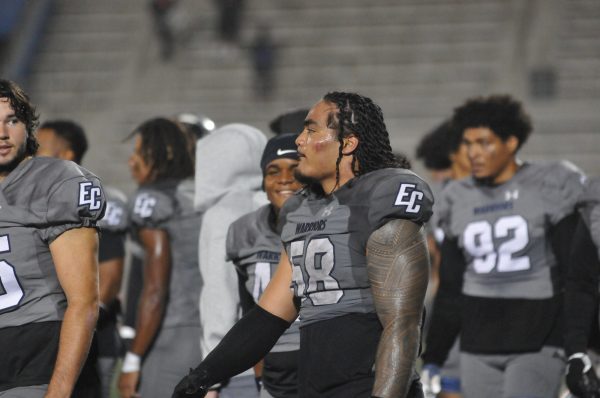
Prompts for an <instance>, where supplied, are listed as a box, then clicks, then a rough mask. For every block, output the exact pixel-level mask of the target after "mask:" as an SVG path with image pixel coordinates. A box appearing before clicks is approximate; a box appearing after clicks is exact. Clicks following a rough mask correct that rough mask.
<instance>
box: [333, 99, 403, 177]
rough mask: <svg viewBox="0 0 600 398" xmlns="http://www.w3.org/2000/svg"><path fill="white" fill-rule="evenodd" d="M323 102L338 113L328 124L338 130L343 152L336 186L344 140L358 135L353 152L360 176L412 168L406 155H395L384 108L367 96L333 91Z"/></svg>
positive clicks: (338, 170) (357, 172)
mask: <svg viewBox="0 0 600 398" xmlns="http://www.w3.org/2000/svg"><path fill="white" fill-rule="evenodd" d="M323 100H324V101H327V102H329V103H332V104H334V105H336V106H337V109H338V111H337V112H336V113H332V114H330V115H329V118H328V120H327V125H328V127H329V128H332V129H336V130H337V131H338V141H339V142H340V149H339V154H338V158H337V160H336V186H337V185H338V184H339V179H340V162H341V161H342V146H343V139H344V138H345V137H347V136H349V135H352V134H353V135H356V136H357V137H358V140H359V144H358V147H357V148H356V150H355V151H354V153H353V158H352V170H353V171H354V173H355V175H357V176H359V175H362V174H366V173H368V172H370V171H374V170H379V169H383V168H387V167H392V168H405V169H410V162H409V161H408V159H406V158H405V157H404V156H397V155H395V154H394V153H393V152H392V146H391V144H390V136H389V133H388V131H387V128H386V126H385V122H384V120H383V112H382V111H381V108H380V107H379V106H378V105H377V104H375V103H374V102H373V100H371V99H370V98H368V97H364V96H362V95H359V94H356V93H345V92H330V93H327V94H326V95H325V96H324V97H323Z"/></svg>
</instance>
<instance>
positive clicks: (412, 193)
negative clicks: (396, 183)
mask: <svg viewBox="0 0 600 398" xmlns="http://www.w3.org/2000/svg"><path fill="white" fill-rule="evenodd" d="M416 187H417V186H416V185H415V184H402V185H400V189H399V190H398V196H396V201H395V202H394V205H395V206H406V212H407V213H418V212H419V210H421V205H419V204H417V205H415V202H416V201H421V200H422V199H423V192H421V191H417V190H416V189H415V188H416ZM407 197H408V199H405V198H407Z"/></svg>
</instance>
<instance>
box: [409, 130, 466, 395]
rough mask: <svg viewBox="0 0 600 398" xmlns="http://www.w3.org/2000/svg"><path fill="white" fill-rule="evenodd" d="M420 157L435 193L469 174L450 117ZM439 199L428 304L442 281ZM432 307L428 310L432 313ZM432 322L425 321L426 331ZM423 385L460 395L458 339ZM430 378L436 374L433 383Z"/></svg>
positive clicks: (432, 225)
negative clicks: (440, 278)
mask: <svg viewBox="0 0 600 398" xmlns="http://www.w3.org/2000/svg"><path fill="white" fill-rule="evenodd" d="M417 159H421V160H422V161H423V163H424V165H425V168H426V169H427V170H428V171H429V172H430V175H431V179H432V180H433V182H434V184H432V186H433V190H434V197H436V198H437V197H439V193H440V191H441V190H442V189H443V187H444V186H446V184H447V183H448V182H449V181H451V180H460V179H462V178H465V177H467V176H469V175H470V169H471V165H470V164H469V158H468V156H467V152H466V146H465V145H464V143H463V142H462V132H461V131H458V130H457V129H454V128H453V127H452V123H451V121H450V120H446V121H444V122H442V123H441V124H440V125H439V126H437V127H436V128H435V129H433V130H432V131H431V132H430V133H428V134H426V135H425V136H424V137H423V138H422V139H421V141H420V142H419V145H418V146H417ZM436 206H437V203H436V204H434V205H433V215H432V216H431V220H430V221H429V222H428V223H427V227H428V233H427V241H428V247H429V255H430V256H431V264H432V267H431V269H432V272H431V280H430V283H429V287H428V290H427V304H426V306H427V307H428V308H429V309H431V308H432V307H433V296H434V295H435V292H436V290H437V287H438V282H439V265H440V246H441V244H442V241H443V239H444V233H443V230H442V229H441V228H439V227H438V225H437V222H438V218H437V210H436ZM430 314H431V311H429V315H430ZM428 324H429V322H426V324H425V330H426V331H427V327H428ZM422 377H423V379H424V383H423V385H424V386H425V387H426V388H428V387H429V386H430V385H431V384H433V385H434V387H433V390H434V391H425V393H426V395H427V394H430V395H433V396H435V395H437V396H438V397H439V398H460V369H459V348H458V339H457V341H456V342H455V343H454V345H453V346H452V349H451V351H450V354H449V355H448V359H447V360H446V361H445V362H444V366H443V367H442V369H441V370H440V369H439V368H435V367H431V366H430V367H429V368H427V369H425V371H424V372H423V374H422ZM428 378H435V380H434V381H433V383H430V382H429V380H426V379H428Z"/></svg>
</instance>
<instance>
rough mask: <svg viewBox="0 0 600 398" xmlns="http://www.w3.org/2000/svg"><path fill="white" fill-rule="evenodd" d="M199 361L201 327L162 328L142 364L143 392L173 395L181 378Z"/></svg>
mask: <svg viewBox="0 0 600 398" xmlns="http://www.w3.org/2000/svg"><path fill="white" fill-rule="evenodd" d="M199 362H200V327H199V326H182V327H175V328H165V329H161V330H160V332H159V334H158V336H157V338H156V341H155V342H154V344H153V345H152V348H151V349H150V352H149V353H148V355H147V356H146V358H145V359H144V363H143V364H142V373H141V383H140V388H139V393H140V395H141V396H142V397H144V398H165V397H170V396H171V395H172V394H173V389H174V388H175V385H177V383H178V382H179V380H181V379H182V378H183V377H184V376H185V375H187V374H188V372H189V371H190V368H194V367H196V366H197V365H198V363H199Z"/></svg>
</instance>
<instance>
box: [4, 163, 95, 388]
mask: <svg viewBox="0 0 600 398" xmlns="http://www.w3.org/2000/svg"><path fill="white" fill-rule="evenodd" d="M104 208H105V199H104V194H103V192H102V187H101V186H100V182H99V180H98V178H97V177H96V176H94V175H93V174H91V173H90V172H88V171H87V170H85V169H83V168H81V167H79V166H77V165H76V164H75V163H72V162H67V161H62V160H58V159H53V158H33V159H30V160H26V161H23V162H22V163H21V164H20V165H19V166H17V168H16V169H14V170H13V171H12V172H11V173H10V174H9V175H8V176H7V177H6V178H5V179H4V180H3V181H2V182H0V229H1V231H2V232H1V233H0V352H1V353H2V355H0V391H2V390H6V389H9V388H13V387H16V386H22V385H34V384H46V383H48V382H49V379H50V376H51V374H52V369H53V366H54V361H55V359H56V353H57V350H58V338H59V332H60V324H61V321H62V319H63V315H64V312H65V309H66V307H67V300H66V297H65V294H64V292H63V290H62V288H61V286H60V283H59V281H58V277H57V275H56V270H55V267H54V263H53V261H52V256H51V253H50V248H49V245H50V244H51V243H52V242H53V241H54V240H55V239H56V238H58V237H59V236H60V235H61V234H62V233H63V232H65V231H67V230H70V229H73V228H80V227H95V226H96V222H97V220H98V219H100V218H101V217H102V215H103V214H104Z"/></svg>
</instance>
